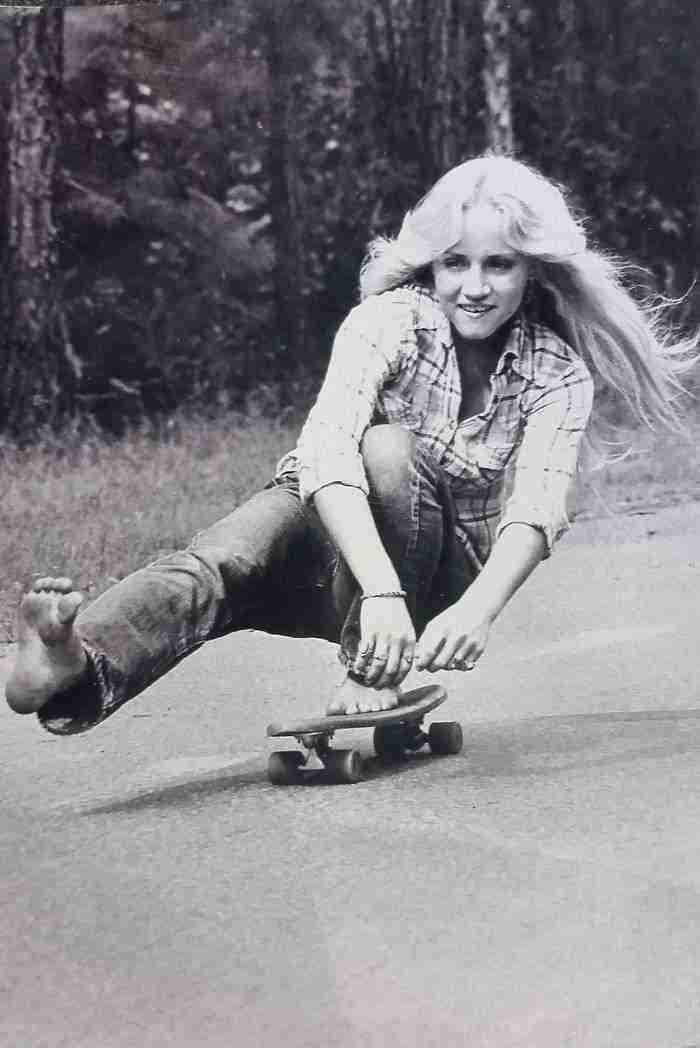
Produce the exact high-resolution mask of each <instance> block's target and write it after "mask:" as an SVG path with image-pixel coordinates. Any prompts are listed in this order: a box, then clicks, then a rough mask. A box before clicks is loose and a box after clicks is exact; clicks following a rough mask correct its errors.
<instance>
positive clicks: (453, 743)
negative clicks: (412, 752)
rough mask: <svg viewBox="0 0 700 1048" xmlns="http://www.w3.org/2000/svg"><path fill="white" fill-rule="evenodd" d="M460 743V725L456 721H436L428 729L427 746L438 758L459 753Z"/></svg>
mask: <svg viewBox="0 0 700 1048" xmlns="http://www.w3.org/2000/svg"><path fill="white" fill-rule="evenodd" d="M462 742H463V737H462V725H461V724H460V723H459V722H458V721H436V722H435V723H434V724H431V725H430V728H429V729H428V745H429V746H430V749H431V751H432V752H433V753H437V754H440V756H444V755H447V754H450V753H460V751H461V749H462Z"/></svg>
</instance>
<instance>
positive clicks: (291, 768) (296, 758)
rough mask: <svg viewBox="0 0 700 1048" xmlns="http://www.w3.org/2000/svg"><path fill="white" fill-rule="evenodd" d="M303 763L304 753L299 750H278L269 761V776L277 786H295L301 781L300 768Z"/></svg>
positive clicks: (271, 755)
mask: <svg viewBox="0 0 700 1048" xmlns="http://www.w3.org/2000/svg"><path fill="white" fill-rule="evenodd" d="M303 764H304V754H303V753H300V752H299V751H298V750H278V751H277V753H271V754H270V759H269V760H268V762H267V775H268V778H269V780H270V782H271V783H274V785H275V786H293V785H294V784H295V783H297V782H301V775H300V771H299V769H300V768H301V767H302V765H303Z"/></svg>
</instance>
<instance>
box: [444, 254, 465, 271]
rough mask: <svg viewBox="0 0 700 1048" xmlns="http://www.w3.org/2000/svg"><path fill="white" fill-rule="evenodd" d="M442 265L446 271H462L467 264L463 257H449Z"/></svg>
mask: <svg viewBox="0 0 700 1048" xmlns="http://www.w3.org/2000/svg"><path fill="white" fill-rule="evenodd" d="M442 264H443V266H444V267H445V269H462V268H463V267H464V265H465V264H466V263H465V259H464V258H463V257H462V255H448V256H447V258H445V259H443V262H442Z"/></svg>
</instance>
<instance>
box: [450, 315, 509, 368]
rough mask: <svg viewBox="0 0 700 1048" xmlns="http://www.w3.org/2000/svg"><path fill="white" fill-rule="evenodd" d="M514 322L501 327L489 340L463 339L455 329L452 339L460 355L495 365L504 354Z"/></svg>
mask: <svg viewBox="0 0 700 1048" xmlns="http://www.w3.org/2000/svg"><path fill="white" fill-rule="evenodd" d="M513 322H514V321H513V318H511V319H510V320H509V321H508V322H507V323H506V324H504V325H503V327H500V328H499V329H498V331H494V333H493V334H492V335H489V337H488V338H480V339H471V338H462V336H461V335H460V334H459V332H457V331H456V330H455V329H454V328H453V329H452V338H453V341H454V344H455V349H456V350H457V352H458V353H459V354H464V355H466V356H470V357H478V358H480V359H481V360H483V361H486V362H489V363H492V364H495V363H496V362H497V361H498V358H499V357H500V355H501V353H502V352H503V349H504V347H505V344H506V342H507V340H508V336H509V335H510V332H511V330H512V327H513Z"/></svg>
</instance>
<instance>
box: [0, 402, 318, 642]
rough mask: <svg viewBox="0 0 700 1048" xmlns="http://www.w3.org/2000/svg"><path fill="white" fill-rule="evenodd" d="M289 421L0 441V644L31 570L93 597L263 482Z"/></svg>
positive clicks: (227, 420) (285, 441)
mask: <svg viewBox="0 0 700 1048" xmlns="http://www.w3.org/2000/svg"><path fill="white" fill-rule="evenodd" d="M297 429H298V426H295V425H293V424H291V423H288V424H282V425H278V424H272V423H270V422H268V421H266V420H264V419H261V418H258V419H243V418H241V417H236V416H231V417H224V418H221V419H219V420H217V421H216V422H197V421H191V420H189V421H179V422H178V423H176V424H174V425H173V426H172V427H171V428H170V429H169V430H168V431H166V433H165V435H164V437H163V436H162V437H161V438H160V439H155V438H154V436H153V435H152V434H150V433H148V432H138V433H132V434H131V435H129V436H128V437H126V438H125V439H123V440H121V441H119V442H112V443H106V442H104V441H100V440H98V439H96V438H95V439H90V440H80V441H77V440H73V441H71V440H69V441H67V442H65V443H64V444H62V445H58V444H56V443H55V442H51V441H47V442H45V443H43V444H40V445H39V446H35V447H33V448H31V449H29V450H19V449H16V448H12V447H7V446H6V447H5V448H2V449H0V471H1V473H2V481H3V483H2V486H3V498H2V500H1V501H0V563H1V564H2V565H3V572H2V577H1V578H0V643H2V642H6V641H8V640H11V639H13V632H14V622H13V619H14V607H15V605H16V603H17V598H18V596H19V594H20V593H21V592H22V590H23V589H24V588H25V587H26V585H27V583H28V582H29V581H31V579H32V578H33V577H36V576H38V575H56V574H58V575H68V576H69V577H71V578H72V579H73V580H74V582H75V583H76V584H77V585H78V586H80V587H81V589H83V590H84V592H86V593H87V594H88V595H89V596H91V597H96V596H97V595H98V594H99V593H101V592H102V591H103V590H104V589H106V588H107V586H109V585H110V583H111V582H113V581H114V580H115V579H119V578H121V577H123V576H124V575H125V574H127V573H128V572H130V571H133V570H134V569H135V568H136V567H140V566H141V565H143V564H144V563H146V562H147V561H149V560H152V559H153V558H154V557H155V556H156V555H157V554H158V553H161V552H165V551H168V550H172V549H177V548H178V547H181V546H182V545H183V544H184V543H186V542H187V541H189V539H190V537H191V536H192V535H193V534H194V532H196V531H198V530H199V529H200V528H202V527H204V526H205V525H206V524H208V523H211V522H212V521H214V520H216V519H218V518H219V517H222V516H223V515H224V514H226V513H227V512H229V511H230V510H231V509H232V508H233V507H234V506H236V505H237V504H239V503H240V502H241V501H242V500H243V499H245V498H246V497H247V496H248V495H250V494H252V492H253V491H255V490H257V489H259V488H260V487H262V486H263V485H264V484H265V483H266V482H267V480H268V479H269V478H270V476H271V475H272V473H273V471H274V468H275V464H276V462H277V460H278V459H279V458H280V456H281V455H282V454H283V453H284V452H285V451H286V450H288V449H289V448H290V447H293V445H294V441H295V438H296V432H297Z"/></svg>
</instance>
